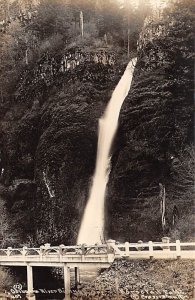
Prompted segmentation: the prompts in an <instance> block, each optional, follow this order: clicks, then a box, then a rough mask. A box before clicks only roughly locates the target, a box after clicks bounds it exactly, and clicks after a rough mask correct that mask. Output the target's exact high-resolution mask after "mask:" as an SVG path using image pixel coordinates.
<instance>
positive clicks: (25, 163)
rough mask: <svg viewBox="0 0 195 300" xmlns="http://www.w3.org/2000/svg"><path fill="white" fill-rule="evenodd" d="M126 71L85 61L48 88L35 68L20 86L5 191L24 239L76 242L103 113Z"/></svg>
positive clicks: (10, 121)
mask: <svg viewBox="0 0 195 300" xmlns="http://www.w3.org/2000/svg"><path fill="white" fill-rule="evenodd" d="M121 72H122V71H120V70H119V69H117V68H116V67H115V66H113V65H106V64H95V63H94V62H86V63H83V64H82V63H81V65H79V66H78V67H76V68H75V69H74V70H72V71H67V72H66V73H64V74H61V73H59V75H56V77H55V78H53V82H52V83H50V85H47V86H46V85H45V80H44V81H43V80H42V84H41V80H39V82H38V84H35V83H36V80H35V78H33V77H32V72H29V74H27V75H26V78H25V80H23V84H22V85H20V86H19V92H18V97H17V101H18V103H17V104H16V105H15V106H14V107H13V108H11V109H10V110H9V111H8V112H7V114H6V115H5V117H4V121H3V122H2V130H1V136H2V139H1V142H2V157H1V164H2V170H3V172H2V176H1V183H2V184H1V195H2V196H3V197H4V198H5V199H6V200H7V207H8V210H9V212H10V213H11V215H12V216H13V218H14V225H15V229H16V230H17V231H18V232H20V236H21V237H22V238H21V239H22V240H25V239H26V238H25V236H26V235H29V236H31V238H30V240H31V242H32V241H33V243H36V244H41V243H44V242H48V241H50V242H52V243H55V244H56V243H75V242H76V238H77V233H78V229H79V225H80V220H81V217H82V214H83V210H84V207H85V205H86V200H87V198H88V191H89V185H90V181H91V177H92V174H93V171H94V167H95V157H96V146H97V135H98V119H99V118H100V116H101V115H102V113H103V111H104V109H105V107H106V104H107V102H108V100H109V98H110V96H111V93H112V90H113V89H114V87H115V85H116V83H117V82H118V80H119V78H120V73H121ZM34 73H36V72H34ZM36 74H37V73H36ZM40 77H41V76H40ZM28 78H31V81H29V79H28ZM34 82H35V83H34ZM41 85H42V86H41ZM33 87H34V90H33ZM24 93H25V97H24ZM5 186H6V188H5ZM32 237H33V238H32Z"/></svg>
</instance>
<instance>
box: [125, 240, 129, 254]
mask: <svg viewBox="0 0 195 300" xmlns="http://www.w3.org/2000/svg"><path fill="white" fill-rule="evenodd" d="M125 255H126V256H129V242H126V243H125Z"/></svg>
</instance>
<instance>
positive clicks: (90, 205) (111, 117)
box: [77, 58, 137, 245]
mask: <svg viewBox="0 0 195 300" xmlns="http://www.w3.org/2000/svg"><path fill="white" fill-rule="evenodd" d="M136 61H137V59H136V58H134V59H132V60H131V61H130V62H129V64H128V65H127V68H126V70H125V72H124V74H123V76H122V77H121V79H120V81H119V83H118V85H117V86H116V88H115V90H114V92H113V94H112V97H111V100H110V102H109V103H108V106H107V108H106V111H105V113H104V115H103V116H102V118H101V119H100V120H99V137H98V149H97V159H96V169H95V174H94V177H93V184H92V188H91V191H90V196H89V199H88V202H87V205H86V208H85V211H84V216H83V219H82V222H81V227H80V231H79V235H78V239H77V244H83V243H85V244H88V245H93V244H96V243H102V242H103V240H104V200H105V193H106V185H107V182H108V178H109V171H110V150H111V146H112V142H113V139H114V136H115V133H116V130H117V127H118V118H119V113H120V109H121V106H122V104H123V101H124V100H125V98H126V96H127V95H128V92H129V89H130V86H131V82H132V78H133V72H134V68H135V67H134V66H135V64H136Z"/></svg>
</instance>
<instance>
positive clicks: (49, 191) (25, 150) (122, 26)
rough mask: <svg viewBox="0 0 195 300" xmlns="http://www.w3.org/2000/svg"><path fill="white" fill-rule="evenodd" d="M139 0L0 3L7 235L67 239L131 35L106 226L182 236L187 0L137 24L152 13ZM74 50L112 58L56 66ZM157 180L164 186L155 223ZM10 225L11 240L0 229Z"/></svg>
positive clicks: (188, 91) (187, 123) (130, 234)
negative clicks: (130, 0)
mask: <svg viewBox="0 0 195 300" xmlns="http://www.w3.org/2000/svg"><path fill="white" fill-rule="evenodd" d="M125 3H126V2H125ZM144 3H145V1H144V2H143V1H142V3H141V2H140V6H139V7H138V8H137V9H134V8H133V6H130V5H126V4H124V5H120V4H119V2H117V1H115V0H109V1H92V0H85V1H79V0H78V1H76V0H75V1H68V0H67V1H63V2H62V1H60V0H55V1H54V0H53V1H50V0H42V1H41V2H40V3H39V4H38V5H36V1H35V2H32V1H31V2H27V1H20V2H17V1H14V2H13V4H12V5H10V7H9V10H8V8H7V7H6V6H5V5H4V1H0V4H3V6H2V16H1V18H5V19H6V20H7V23H6V26H3V28H2V32H1V33H0V56H1V66H0V82H1V86H0V116H1V122H0V148H1V153H0V155H1V156H0V167H1V177H0V182H1V184H0V195H1V196H2V198H3V200H2V205H1V209H2V210H3V212H6V214H5V213H4V214H3V216H4V218H5V225H6V224H8V223H9V222H10V221H9V220H11V219H12V222H11V223H10V224H11V225H10V226H11V227H10V228H11V229H9V227H6V226H7V225H6V226H5V227H6V230H5V231H4V233H6V245H7V240H8V243H9V242H10V244H12V243H14V244H16V243H18V244H24V243H25V244H31V245H40V244H41V243H44V242H48V241H49V242H51V243H55V244H56V243H59V244H60V243H64V244H65V243H75V242H76V237H77V233H78V228H79V225H80V220H81V216H82V213H83V210H84V207H85V204H86V200H87V196H88V190H89V186H90V182H91V178H92V174H93V171H94V165H95V156H96V146H97V132H98V119H99V117H100V116H101V115H102V113H103V111H104V109H105V106H106V104H107V102H108V100H109V98H110V96H111V92H112V90H113V89H114V87H115V85H116V83H117V81H118V80H119V78H120V76H121V74H122V72H123V70H124V66H125V64H126V62H127V58H128V57H127V56H128V55H129V56H130V57H132V56H134V55H135V53H136V51H137V41H138V51H137V56H138V63H137V66H136V71H135V76H134V82H133V85H132V89H131V92H130V93H129V95H128V97H127V99H126V101H125V103H124V106H123V108H122V111H121V117H120V127H119V130H118V134H117V137H116V143H115V145H113V157H112V170H111V177H110V182H109V187H108V198H107V236H108V237H112V238H116V239H121V240H138V239H145V240H149V239H157V238H158V239H159V238H160V237H161V236H162V235H163V234H172V236H173V237H181V238H182V239H184V234H186V235H187V237H188V239H190V238H191V230H190V229H189V228H187V227H188V225H184V224H187V222H186V219H187V218H188V216H190V217H189V218H188V219H189V220H191V218H192V214H191V207H192V199H193V190H192V185H193V184H192V182H193V179H192V178H193V176H194V175H193V173H192V171H189V172H190V173H189V174H188V173H187V174H185V178H186V181H183V180H182V177H181V173H182V174H183V171H182V168H183V166H184V165H187V166H189V165H190V166H189V170H192V169H193V164H194V162H193V159H189V157H193V155H194V154H193V153H194V150H193V149H192V147H191V146H190V144H191V143H192V135H193V133H192V99H193V95H192V89H193V76H192V74H193V61H192V60H193V6H192V4H191V1H178V3H176V4H173V5H172V7H171V8H170V9H169V10H168V11H166V12H165V13H164V15H162V16H161V18H160V19H155V20H154V19H152V20H151V19H148V21H147V22H145V26H144V28H143V29H142V30H141V28H142V26H143V23H144V19H145V17H146V16H147V15H148V14H149V12H150V11H151V9H150V7H149V6H147V5H145V4H144ZM21 9H22V13H21ZM28 12H31V15H29V14H28ZM81 12H82V13H83V17H84V35H83V36H82V32H81ZM9 19H10V21H9V22H8V20H9ZM140 31H141V34H140ZM75 51H77V54H78V53H80V52H82V53H84V54H85V55H86V56H87V55H88V56H90V55H91V53H92V52H94V51H100V52H104V51H105V52H107V53H108V55H107V56H108V57H110V56H111V54H110V53H112V52H114V55H115V57H116V60H115V62H114V63H113V64H107V65H104V64H103V63H102V64H101V63H96V64H95V63H93V62H91V61H90V60H88V61H85V62H82V63H81V64H79V65H78V66H77V67H76V68H75V69H71V70H69V71H68V72H66V73H62V72H60V71H59V66H60V64H61V59H62V57H63V56H66V55H67V56H68V55H69V56H71V55H72V56H75ZM48 70H49V71H48ZM56 70H57V71H56ZM188 161H189V163H188ZM180 162H181V163H180ZM182 162H183V163H182ZM185 170H187V168H185ZM182 176H183V175H182ZM189 177H190V179H189ZM189 181H190V182H189ZM181 182H182V186H181ZM185 182H186V183H185ZM159 183H162V184H163V185H164V186H165V188H166V196H167V198H166V201H167V215H166V220H167V226H166V230H165V232H163V230H162V228H161V215H160V209H159V207H160V204H159V198H158V194H159ZM187 207H188V209H187ZM173 211H178V213H177V214H176V216H175V220H176V219H177V220H176V221H177V222H176V223H177V224H176V223H174V224H173V221H172V220H173ZM13 227H14V228H15V230H16V232H17V233H18V235H19V237H20V239H18V236H16V235H14V234H13V236H12V235H9V232H10V231H11V230H12V228H13ZM12 231H13V230H12ZM4 233H3V234H4ZM9 236H10V239H9ZM7 237H8V239H7ZM13 240H14V242H13Z"/></svg>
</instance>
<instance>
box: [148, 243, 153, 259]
mask: <svg viewBox="0 0 195 300" xmlns="http://www.w3.org/2000/svg"><path fill="white" fill-rule="evenodd" d="M148 246H149V256H150V259H152V258H153V257H154V249H153V242H152V241H149V242H148Z"/></svg>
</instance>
